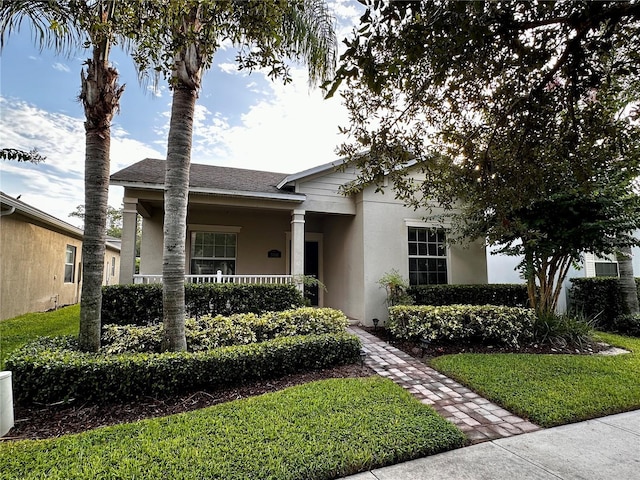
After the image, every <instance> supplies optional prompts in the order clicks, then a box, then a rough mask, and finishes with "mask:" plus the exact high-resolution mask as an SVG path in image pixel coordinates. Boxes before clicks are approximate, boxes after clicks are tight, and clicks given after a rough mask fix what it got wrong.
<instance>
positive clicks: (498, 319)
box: [387, 305, 536, 346]
mask: <svg viewBox="0 0 640 480" xmlns="http://www.w3.org/2000/svg"><path fill="white" fill-rule="evenodd" d="M535 318H536V316H535V313H534V311H533V310H531V309H528V308H521V307H500V306H494V305H443V306H434V305H421V306H407V305H399V306H395V307H391V308H389V322H388V323H387V327H388V328H389V330H390V331H391V333H392V334H393V335H395V336H396V337H398V338H401V339H406V340H414V341H417V340H420V339H422V338H426V339H428V340H430V341H432V342H434V343H446V342H482V343H486V344H505V345H512V346H518V345H521V344H522V343H525V342H527V341H530V340H531V339H532V338H533V325H534V323H535Z"/></svg>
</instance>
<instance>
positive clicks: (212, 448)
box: [0, 377, 464, 480]
mask: <svg viewBox="0 0 640 480" xmlns="http://www.w3.org/2000/svg"><path fill="white" fill-rule="evenodd" d="M463 442H464V436H463V434H462V433H461V432H460V431H459V430H457V429H456V428H455V427H454V426H453V425H452V424H450V423H448V422H446V421H444V420H443V419H442V418H441V417H440V416H439V415H437V414H436V413H435V412H434V410H432V409H431V408H430V407H427V406H425V405H422V404H421V403H419V402H418V401H417V400H415V399H414V398H413V397H411V396H410V395H409V394H408V393H407V392H405V391H404V390H403V389H402V388H401V387H399V386H397V385H395V384H394V383H393V382H391V381H390V380H387V379H382V378H380V377H370V378H364V379H333V380H324V381H320V382H314V383H309V384H306V385H301V386H297V387H291V388H288V389H285V390H281V391H279V392H274V393H270V394H265V395H262V396H258V397H253V398H248V399H244V400H238V401H234V402H229V403H225V404H221V405H217V406H214V407H210V408H206V409H202V410H198V411H194V412H189V413H183V414H179V415H174V416H170V417H165V418H159V419H152V420H144V421H141V422H136V423H131V424H124V425H117V426H112V427H104V428H99V429H96V430H93V431H89V432H85V433H82V434H79V435H68V436H65V437H61V438H58V439H51V440H39V441H21V442H15V443H11V442H5V443H0V465H2V473H1V474H0V476H1V477H2V478H3V479H36V478H38V479H40V478H42V479H44V478H46V479H67V478H74V479H82V478H86V479H95V478H136V479H156V478H171V479H200V478H211V479H227V480H231V479H248V478H255V479H300V480H302V479H305V480H307V479H313V480H321V479H332V478H336V477H338V476H342V475H348V474H352V473H356V472H359V471H365V470H369V469H371V468H374V467H380V466H383V465H388V464H393V463H397V462H401V461H405V460H408V459H411V458H416V457H421V456H424V455H429V454H433V453H436V452H440V451H443V450H448V449H451V448H455V447H459V446H461V445H462V444H463Z"/></svg>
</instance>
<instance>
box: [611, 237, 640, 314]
mask: <svg viewBox="0 0 640 480" xmlns="http://www.w3.org/2000/svg"><path fill="white" fill-rule="evenodd" d="M632 258H633V257H632V254H631V247H629V246H627V247H620V248H619V249H618V250H617V251H616V260H617V261H618V273H619V275H620V277H619V279H618V282H619V284H620V292H621V294H622V303H623V307H624V310H625V312H626V313H629V314H631V315H637V314H638V313H640V308H639V307H638V289H637V287H636V281H635V278H634V276H633V260H632Z"/></svg>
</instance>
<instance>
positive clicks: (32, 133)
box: [0, 97, 162, 223]
mask: <svg viewBox="0 0 640 480" xmlns="http://www.w3.org/2000/svg"><path fill="white" fill-rule="evenodd" d="M0 109H1V110H2V117H1V118H0V131H2V145H1V147H2V148H18V149H22V150H31V149H32V148H37V149H38V151H39V152H40V153H41V154H42V155H44V156H45V157H47V158H46V161H45V162H44V163H42V164H38V165H33V164H22V163H15V162H10V161H3V162H2V163H0V170H1V178H0V185H1V186H0V188H1V189H2V191H4V192H5V193H7V194H8V195H12V196H17V195H19V194H21V195H22V198H21V200H23V201H25V202H26V203H29V204H30V205H32V206H33V207H35V208H38V209H40V210H43V211H45V212H47V213H49V214H51V215H54V216H56V217H58V218H60V219H61V220H65V221H69V219H68V218H67V215H68V213H69V212H72V211H73V210H74V209H75V207H76V205H80V204H83V203H84V161H85V132H84V124H83V122H84V121H83V119H81V118H75V117H71V116H68V115H64V114H60V113H52V112H47V111H45V110H42V109H39V108H38V107H36V106H34V105H32V104H28V103H26V102H23V101H17V100H12V99H6V98H3V97H0ZM111 137H112V138H111V172H114V171H116V170H120V169H121V168H124V167H126V166H129V165H131V164H133V163H135V162H137V161H139V160H140V159H142V158H145V157H161V156H162V155H161V154H160V153H159V152H158V151H157V150H155V149H153V148H151V147H149V146H147V145H145V144H143V143H141V142H139V141H137V140H134V139H131V138H128V137H129V136H128V133H127V132H125V131H124V130H122V129H121V128H117V127H114V128H113V130H112V136H111ZM114 192H115V193H113V195H111V196H110V199H109V203H110V204H111V205H113V206H115V207H118V206H119V205H120V204H121V202H122V191H121V189H120V191H114ZM71 223H73V222H71Z"/></svg>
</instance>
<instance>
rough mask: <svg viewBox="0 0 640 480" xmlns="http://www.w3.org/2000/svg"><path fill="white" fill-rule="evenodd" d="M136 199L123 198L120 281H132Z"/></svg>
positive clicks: (134, 251) (136, 212)
mask: <svg viewBox="0 0 640 480" xmlns="http://www.w3.org/2000/svg"><path fill="white" fill-rule="evenodd" d="M136 206H137V200H136V199H132V198H125V199H124V211H123V213H122V245H121V247H120V280H119V281H120V283H121V284H126V283H133V274H134V273H135V271H136V270H135V268H136V228H137V226H138V221H137V220H138V218H137V215H138V211H137V209H136Z"/></svg>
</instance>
